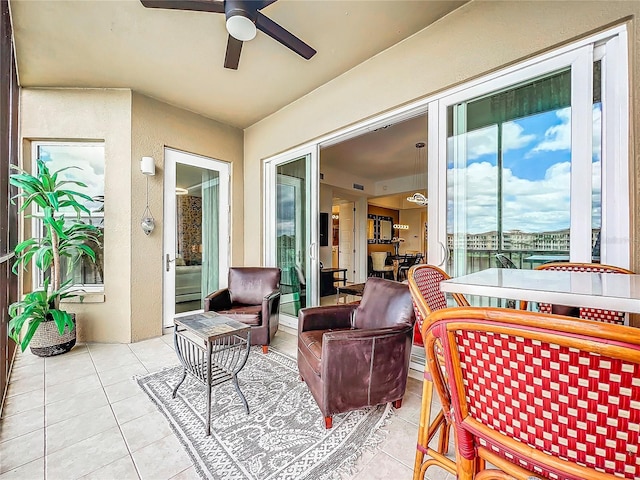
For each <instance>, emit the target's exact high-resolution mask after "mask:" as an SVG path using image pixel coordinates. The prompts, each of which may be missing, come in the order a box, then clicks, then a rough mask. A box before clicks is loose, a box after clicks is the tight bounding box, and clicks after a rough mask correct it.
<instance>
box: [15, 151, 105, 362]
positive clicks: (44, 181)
mask: <svg viewBox="0 0 640 480" xmlns="http://www.w3.org/2000/svg"><path fill="white" fill-rule="evenodd" d="M12 168H13V169H14V170H16V171H18V173H16V174H13V175H11V176H10V177H9V182H10V183H11V185H14V186H16V187H17V188H18V189H19V192H18V195H17V196H16V197H19V198H22V199H23V203H22V206H21V207H20V212H23V211H25V210H26V209H27V208H29V207H30V206H32V205H34V206H37V207H38V209H39V211H41V212H42V224H43V226H44V234H43V236H42V237H40V238H37V237H34V238H28V239H26V240H24V241H23V242H21V243H19V244H18V245H16V247H15V250H14V253H15V257H16V261H15V263H14V265H13V273H15V274H17V273H18V269H19V268H22V269H23V270H27V268H28V266H29V264H30V263H31V261H33V262H34V263H35V266H36V267H37V268H38V269H39V270H41V271H42V272H43V274H44V280H43V285H42V288H38V289H36V290H35V291H33V292H30V293H28V294H26V295H25V296H24V298H23V299H22V300H21V301H19V302H16V303H13V304H12V305H10V307H9V316H10V317H11V320H10V321H9V336H10V337H11V338H12V339H13V340H14V341H15V342H16V343H18V344H20V347H21V349H22V351H24V350H25V349H26V348H27V346H28V345H29V344H30V342H31V341H32V340H34V343H33V344H32V345H31V351H32V352H33V353H35V354H36V355H39V356H52V355H58V354H60V353H65V352H67V351H69V350H71V348H72V347H73V346H74V345H75V339H76V330H75V317H74V314H71V313H69V312H66V311H64V310H61V309H60V301H61V300H62V299H64V298H67V297H70V296H77V293H73V292H72V291H71V290H70V289H71V282H72V280H67V281H66V282H63V281H62V261H63V259H66V261H67V272H68V273H70V272H71V271H72V269H73V267H74V265H76V264H77V263H78V262H79V261H80V259H81V258H83V257H88V258H89V259H91V261H93V262H95V258H96V255H95V252H94V250H93V249H92V248H91V247H90V246H89V245H98V244H99V242H100V236H101V231H100V229H99V228H98V227H96V226H94V225H91V224H86V223H82V222H81V221H80V219H79V217H80V214H81V213H82V212H84V213H86V214H89V215H90V214H91V212H89V210H88V209H87V207H86V206H85V205H83V204H82V203H81V201H82V200H83V199H84V200H87V201H91V200H92V198H91V197H90V196H89V195H87V194H85V193H82V192H78V191H74V190H70V189H68V186H69V185H75V186H77V187H85V188H86V185H85V184H84V183H82V182H79V181H75V180H63V179H61V178H60V173H61V172H62V171H64V170H68V169H71V168H78V169H79V167H66V168H62V169H60V170H57V171H55V172H53V173H51V172H50V171H49V169H48V168H47V166H46V164H45V162H43V161H42V160H37V172H36V173H35V174H30V173H28V172H25V171H24V170H22V169H20V168H18V167H16V166H13V165H12ZM69 212H75V218H72V219H69V218H66V217H65V213H69ZM32 216H33V215H28V216H27V218H29V217H32ZM25 322H26V323H27V325H28V326H27V329H26V332H25V334H24V337H23V338H22V340H20V333H21V332H22V329H23V326H24V324H25Z"/></svg>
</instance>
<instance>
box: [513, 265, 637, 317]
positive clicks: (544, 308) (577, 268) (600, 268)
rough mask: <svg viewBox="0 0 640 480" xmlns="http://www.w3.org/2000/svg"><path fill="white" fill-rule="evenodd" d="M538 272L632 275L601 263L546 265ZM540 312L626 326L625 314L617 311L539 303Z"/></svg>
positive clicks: (623, 269) (523, 306) (537, 268)
mask: <svg viewBox="0 0 640 480" xmlns="http://www.w3.org/2000/svg"><path fill="white" fill-rule="evenodd" d="M536 270H559V271H566V272H599V273H622V274H632V273H633V272H632V271H631V270H627V269H626V268H621V267H616V266H613V265H603V264H601V263H570V262H558V263H545V264H543V265H540V266H538V267H536ZM520 309H521V310H526V309H527V302H521V303H520ZM538 310H539V311H540V312H542V313H555V314H560V315H569V316H576V317H579V318H582V319H585V320H595V321H598V322H605V323H616V324H618V325H624V319H625V312H618V311H615V310H602V309H599V308H587V307H580V308H571V307H565V306H563V305H551V304H549V303H538Z"/></svg>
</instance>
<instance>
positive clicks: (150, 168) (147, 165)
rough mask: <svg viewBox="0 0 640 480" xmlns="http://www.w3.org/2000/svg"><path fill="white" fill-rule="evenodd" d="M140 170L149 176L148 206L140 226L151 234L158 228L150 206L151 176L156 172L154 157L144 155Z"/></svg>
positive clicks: (146, 232)
mask: <svg viewBox="0 0 640 480" xmlns="http://www.w3.org/2000/svg"><path fill="white" fill-rule="evenodd" d="M140 171H141V172H142V174H143V175H144V176H145V177H147V206H146V207H145V209H144V212H143V213H142V218H141V219H140V226H141V227H142V231H143V232H144V234H145V235H150V234H151V232H153V229H154V228H156V222H155V220H154V219H153V214H152V213H151V209H150V208H149V177H150V176H151V175H155V174H156V164H155V161H154V160H153V157H142V160H140Z"/></svg>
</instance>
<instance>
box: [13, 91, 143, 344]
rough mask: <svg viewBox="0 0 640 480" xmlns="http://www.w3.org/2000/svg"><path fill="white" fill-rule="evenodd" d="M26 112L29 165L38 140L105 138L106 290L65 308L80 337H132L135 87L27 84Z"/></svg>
mask: <svg viewBox="0 0 640 480" xmlns="http://www.w3.org/2000/svg"><path fill="white" fill-rule="evenodd" d="M20 114H21V115H20V130H21V133H20V135H21V138H22V140H23V141H22V144H23V145H24V147H25V148H24V150H23V152H22V159H21V161H22V163H23V165H26V166H28V165H29V163H30V160H31V150H30V146H31V143H30V141H32V140H74V141H83V140H103V141H104V153H105V172H104V175H105V192H104V193H105V207H104V224H105V227H106V228H105V232H104V239H103V241H104V247H105V248H104V277H105V284H104V295H88V296H87V297H88V298H87V301H85V303H68V304H65V310H67V311H70V312H74V313H76V318H77V338H78V341H80V342H122V343H125V342H129V341H130V339H131V309H130V306H131V297H132V290H131V288H130V282H129V278H130V277H131V267H132V263H131V242H130V238H131V222H130V220H129V219H130V217H131V215H132V212H131V202H130V198H131V182H130V177H131V169H130V168H129V165H130V163H131V91H130V90H102V89H44V88H43V89H31V88H22V89H21V94H20ZM140 213H142V212H140ZM134 216H135V215H134ZM136 218H138V217H137V216H136ZM25 288H27V289H30V285H25Z"/></svg>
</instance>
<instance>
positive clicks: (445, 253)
mask: <svg viewBox="0 0 640 480" xmlns="http://www.w3.org/2000/svg"><path fill="white" fill-rule="evenodd" d="M438 243H439V244H440V246H441V247H442V251H443V253H444V255H443V259H442V262H440V263H439V264H438V266H439V267H441V266H443V265H445V264H446V263H447V261H448V260H449V249H448V248H447V247H446V246H445V244H444V243H442V242H440V241H438Z"/></svg>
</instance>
